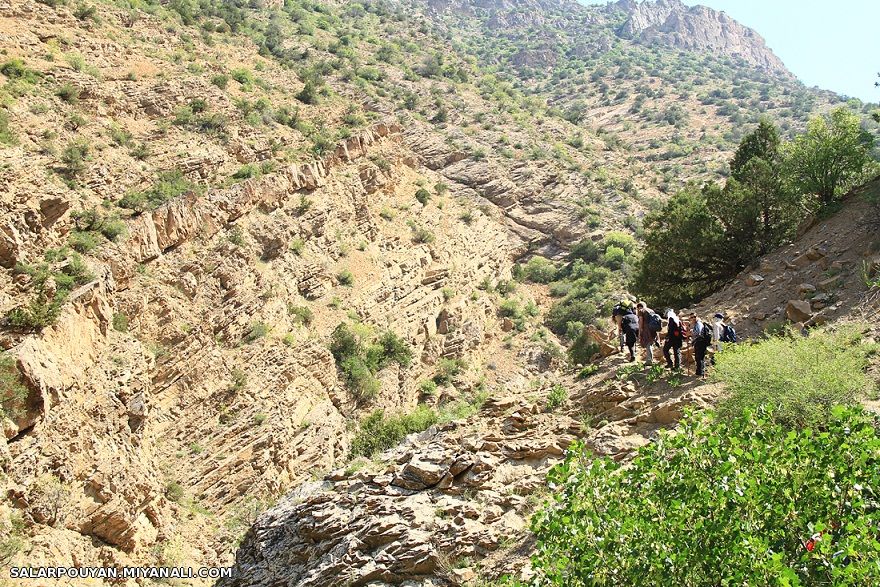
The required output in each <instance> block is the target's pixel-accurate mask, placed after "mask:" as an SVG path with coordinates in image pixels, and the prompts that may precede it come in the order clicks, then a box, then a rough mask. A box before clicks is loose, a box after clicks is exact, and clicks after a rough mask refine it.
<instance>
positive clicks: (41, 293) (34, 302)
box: [6, 247, 94, 330]
mask: <svg viewBox="0 0 880 587" xmlns="http://www.w3.org/2000/svg"><path fill="white" fill-rule="evenodd" d="M44 260H45V261H46V262H44V263H40V264H39V265H26V264H24V263H19V264H18V265H16V267H15V272H16V273H22V274H25V275H28V276H29V277H30V284H29V288H30V292H31V295H32V298H31V301H30V302H29V303H28V304H27V305H25V306H18V307H15V308H13V309H12V310H10V311H9V312H8V313H7V315H6V318H7V320H8V321H9V324H10V325H11V326H13V327H15V328H23V329H28V330H39V329H41V328H45V327H46V326H50V325H52V324H53V323H54V322H55V320H56V319H57V318H58V315H59V314H60V313H61V307H62V305H63V304H64V302H65V301H66V300H67V297H68V295H70V292H71V291H73V290H74V288H76V287H78V286H80V285H83V284H86V283H88V282H90V281H92V280H93V279H94V275H92V274H91V273H90V272H89V270H88V268H87V267H86V265H85V263H83V261H82V258H81V257H80V256H79V255H78V254H76V253H73V252H71V251H70V250H69V249H67V248H66V247H65V248H63V249H60V250H54V249H51V250H48V251H46V253H45V254H44ZM50 278H52V280H54V282H55V290H54V293H52V290H51V289H50V288H49V286H48V283H49V279H50Z"/></svg>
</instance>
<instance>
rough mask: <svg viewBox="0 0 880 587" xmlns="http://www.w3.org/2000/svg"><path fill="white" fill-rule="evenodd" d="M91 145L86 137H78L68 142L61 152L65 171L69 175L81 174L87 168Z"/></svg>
mask: <svg viewBox="0 0 880 587" xmlns="http://www.w3.org/2000/svg"><path fill="white" fill-rule="evenodd" d="M89 151H90V146H89V143H88V141H87V140H85V139H76V140H73V141H70V142H69V143H67V146H66V147H65V148H64V151H63V152H62V153H61V163H63V164H64V172H65V173H66V174H67V175H69V176H74V175H79V174H80V173H82V172H83V171H85V169H86V163H87V162H88V161H89V159H90V156H89Z"/></svg>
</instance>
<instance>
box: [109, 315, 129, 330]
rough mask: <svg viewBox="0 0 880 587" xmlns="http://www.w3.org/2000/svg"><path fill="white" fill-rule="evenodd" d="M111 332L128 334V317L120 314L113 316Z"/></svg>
mask: <svg viewBox="0 0 880 587" xmlns="http://www.w3.org/2000/svg"><path fill="white" fill-rule="evenodd" d="M113 330H116V331H117V332H128V316H126V315H125V314H123V313H122V312H117V313H116V314H113Z"/></svg>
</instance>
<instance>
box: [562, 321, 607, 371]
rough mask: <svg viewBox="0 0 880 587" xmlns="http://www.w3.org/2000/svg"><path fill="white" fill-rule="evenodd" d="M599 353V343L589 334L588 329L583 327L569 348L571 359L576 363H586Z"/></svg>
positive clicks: (569, 357)
mask: <svg viewBox="0 0 880 587" xmlns="http://www.w3.org/2000/svg"><path fill="white" fill-rule="evenodd" d="M598 354H599V345H598V344H596V342H595V341H594V340H593V339H592V338H590V337H589V335H587V331H586V329H583V328H582V329H581V331H580V333H579V334H578V335H577V338H575V339H574V343H573V344H572V345H571V348H570V349H569V350H568V359H569V361H571V362H572V364H574V365H586V364H587V363H589V362H590V361H591V360H592V359H593V357H595V356H596V355H598Z"/></svg>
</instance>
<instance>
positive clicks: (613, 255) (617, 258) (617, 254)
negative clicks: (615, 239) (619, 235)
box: [602, 245, 626, 269]
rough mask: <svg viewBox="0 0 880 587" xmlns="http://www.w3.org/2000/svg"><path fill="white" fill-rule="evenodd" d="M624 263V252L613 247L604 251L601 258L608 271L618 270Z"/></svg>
mask: <svg viewBox="0 0 880 587" xmlns="http://www.w3.org/2000/svg"><path fill="white" fill-rule="evenodd" d="M625 262H626V251H624V250H623V249H621V248H620V247H616V246H614V245H611V246H609V247H608V248H607V249H605V254H604V255H603V256H602V263H603V264H604V265H605V266H606V267H608V268H609V269H620V268H621V267H623V264H624V263H625Z"/></svg>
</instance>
